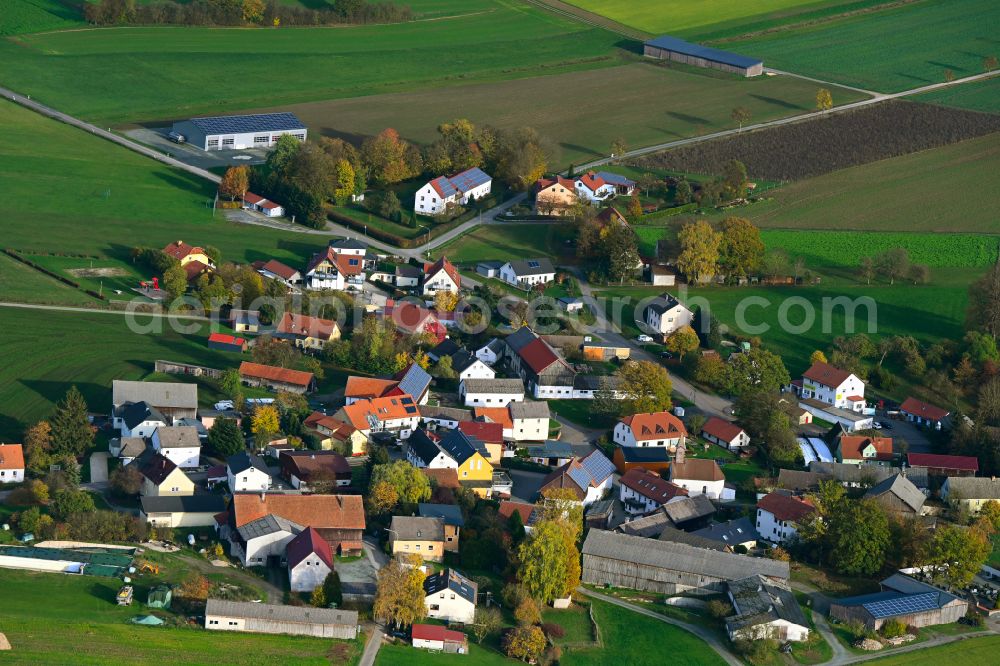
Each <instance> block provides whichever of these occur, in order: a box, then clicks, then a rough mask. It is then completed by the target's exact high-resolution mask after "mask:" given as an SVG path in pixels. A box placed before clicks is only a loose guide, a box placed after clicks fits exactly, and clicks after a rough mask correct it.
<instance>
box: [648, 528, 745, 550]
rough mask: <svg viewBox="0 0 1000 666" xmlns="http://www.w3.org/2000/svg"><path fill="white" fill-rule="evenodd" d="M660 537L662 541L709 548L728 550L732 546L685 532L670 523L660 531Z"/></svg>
mask: <svg viewBox="0 0 1000 666" xmlns="http://www.w3.org/2000/svg"><path fill="white" fill-rule="evenodd" d="M659 539H660V541H676V542H677V543H686V544H687V545H689V546H697V547H698V548H708V549H709V550H719V551H726V550H729V549H730V548H731V546H730V545H729V544H727V543H723V542H721V541H717V540H715V539H709V538H708V537H703V536H699V535H698V534H696V533H693V532H685V531H684V530H679V529H677V528H676V527H671V526H669V525H668V526H667V527H664V528H663V530H662V531H661V532H660V536H659Z"/></svg>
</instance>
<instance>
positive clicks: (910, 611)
mask: <svg viewBox="0 0 1000 666" xmlns="http://www.w3.org/2000/svg"><path fill="white" fill-rule="evenodd" d="M881 585H882V591H881V592H875V593H874V594H863V595H860V596H857V597H848V598H846V599H833V600H831V602H830V617H832V618H834V619H836V620H839V621H840V622H849V621H851V620H859V621H860V622H862V623H863V624H864V625H865V627H866V628H868V629H874V630H878V629H879V628H881V627H882V625H883V624H885V622H886V621H887V620H899V621H901V622H903V623H904V624H906V625H908V626H914V627H918V628H919V627H928V626H932V625H936V624H951V623H952V622H957V621H958V620H959V618H961V617H962V616H964V615H965V613H966V612H967V611H968V609H969V603H968V602H967V601H964V600H963V599H960V598H958V597H956V596H955V595H953V594H950V593H948V592H945V591H944V590H941V589H938V588H936V587H934V586H933V585H928V584H927V583H922V582H920V581H919V580H916V579H914V578H910V577H909V576H904V575H903V574H901V573H897V574H893V575H892V576H889V577H888V578H886V579H885V580H883V581H882V583H881Z"/></svg>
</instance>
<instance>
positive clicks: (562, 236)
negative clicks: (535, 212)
mask: <svg viewBox="0 0 1000 666" xmlns="http://www.w3.org/2000/svg"><path fill="white" fill-rule="evenodd" d="M572 239H573V233H572V229H570V228H569V227H568V226H567V225H562V224H532V223H524V224H518V223H516V222H505V223H501V224H487V225H483V226H480V227H477V228H475V229H473V230H472V231H471V232H469V233H467V234H465V235H463V236H460V237H459V238H457V239H455V240H453V241H451V242H450V243H448V244H447V245H445V246H443V247H439V248H436V249H435V250H434V251H433V254H434V256H435V257H440V256H442V255H446V256H447V257H448V259H449V260H450V261H452V262H453V263H475V262H478V261H488V260H495V261H509V260H511V259H528V258H531V257H549V258H551V259H552V261H553V263H557V264H558V263H566V262H575V260H576V258H575V256H574V252H575V250H574V248H573V246H572V245H571V241H572Z"/></svg>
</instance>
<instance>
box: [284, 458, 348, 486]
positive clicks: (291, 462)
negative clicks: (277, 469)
mask: <svg viewBox="0 0 1000 666" xmlns="http://www.w3.org/2000/svg"><path fill="white" fill-rule="evenodd" d="M278 460H279V461H280V462H281V467H282V471H283V472H284V471H287V472H289V473H291V474H294V475H295V476H297V477H299V478H300V479H302V480H304V481H309V480H310V479H311V478H313V476H314V475H317V474H318V475H320V477H322V476H325V475H330V476H332V477H337V476H338V475H339V476H345V475H346V476H349V475H350V474H351V465H350V463H348V462H347V458H345V457H344V456H342V455H340V454H339V453H337V452H335V451H282V452H281V456H279V458H278ZM317 478H319V477H317Z"/></svg>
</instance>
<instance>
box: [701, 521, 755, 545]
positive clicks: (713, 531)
mask: <svg viewBox="0 0 1000 666" xmlns="http://www.w3.org/2000/svg"><path fill="white" fill-rule="evenodd" d="M692 534H695V535H697V536H700V537H704V538H706V539H712V540H713V541H720V542H722V543H726V544H733V545H735V544H738V543H743V542H745V541H756V540H758V539H760V535H759V534H757V528H756V527H754V524H753V522H752V521H751V520H750V519H749V518H747V517H746V516H744V517H743V518H737V519H735V520H730V521H728V522H725V523H712V524H711V525H709V526H708V527H705V528H702V529H700V530H695V531H694V532H692Z"/></svg>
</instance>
